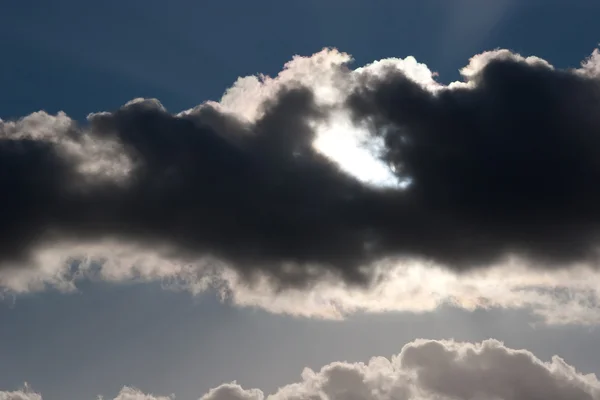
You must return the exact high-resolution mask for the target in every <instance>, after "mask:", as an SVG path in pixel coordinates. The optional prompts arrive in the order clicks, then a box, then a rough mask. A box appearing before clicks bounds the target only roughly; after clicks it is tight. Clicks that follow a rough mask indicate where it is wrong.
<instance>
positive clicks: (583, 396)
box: [0, 339, 600, 400]
mask: <svg viewBox="0 0 600 400" xmlns="http://www.w3.org/2000/svg"><path fill="white" fill-rule="evenodd" d="M301 377H302V379H301V380H300V381H299V382H296V383H292V384H289V385H285V386H283V387H280V388H279V389H278V390H277V391H276V392H275V393H273V394H270V395H265V393H264V392H263V391H262V390H260V389H244V388H243V387H241V386H240V385H238V384H237V383H236V382H231V383H226V384H223V385H220V386H218V387H216V388H214V389H211V390H210V391H209V392H207V393H206V394H204V395H202V396H201V397H200V400H479V399H481V400H488V399H494V400H533V399H544V400H573V399H577V400H597V399H600V381H598V379H597V378H596V376H595V375H594V374H588V375H585V374H583V373H581V372H579V371H577V370H576V369H575V368H574V367H573V366H571V365H569V364H568V363H566V362H565V361H564V360H563V359H561V358H560V357H558V356H554V357H552V359H551V360H550V361H547V362H546V361H542V360H540V359H539V358H537V357H536V356H535V355H534V354H532V353H531V352H529V351H527V350H515V349H511V348H508V347H506V346H505V345H504V344H503V343H501V342H499V341H497V340H493V339H490V340H486V341H483V342H481V343H468V342H455V341H451V340H449V341H436V340H416V341H414V342H411V343H408V344H407V345H405V346H404V347H403V348H402V351H401V352H400V353H399V354H397V355H394V356H392V357H390V358H386V357H373V358H371V360H369V361H368V362H366V363H362V362H357V363H349V362H333V363H331V364H328V365H326V366H324V367H323V368H321V369H320V370H319V371H314V370H312V369H310V368H306V369H305V370H304V371H303V372H302V375H301ZM2 393H3V392H0V399H11V400H13V399H19V400H40V399H41V398H40V397H39V396H38V397H2ZM4 393H8V392H4ZM14 393H21V392H14ZM9 395H10V393H9ZM169 399H171V397H156V396H152V395H146V394H144V393H143V392H141V391H139V390H137V389H132V388H128V387H125V388H123V390H122V391H121V393H119V395H118V396H117V397H115V400H169Z"/></svg>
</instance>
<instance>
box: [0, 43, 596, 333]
mask: <svg viewBox="0 0 600 400" xmlns="http://www.w3.org/2000/svg"><path fill="white" fill-rule="evenodd" d="M497 58H514V59H517V60H520V61H523V62H527V63H532V64H543V65H545V66H547V67H548V68H552V66H551V65H550V64H548V63H547V62H546V61H544V60H541V59H540V58H537V57H522V56H520V55H518V54H514V53H511V52H509V51H507V50H496V51H491V52H486V53H483V54H479V55H476V56H474V57H473V58H471V60H470V62H469V64H468V65H467V66H466V67H465V68H463V69H462V70H461V73H462V75H463V76H464V78H465V81H464V82H456V83H452V84H450V86H465V85H467V86H468V85H473V84H474V83H473V82H474V81H475V80H476V77H477V74H478V72H479V71H481V69H482V68H483V67H484V66H485V65H486V64H487V63H489V62H490V61H491V60H493V59H497ZM599 60H600V53H598V51H597V50H596V51H594V53H593V54H592V55H591V56H590V57H589V58H588V59H587V60H586V61H584V63H583V64H582V67H581V69H579V70H578V71H580V72H581V73H585V74H592V75H598V74H600V69H599V67H598V65H600V61H599ZM351 61H352V58H351V56H350V55H348V54H346V53H342V52H339V51H337V50H335V49H325V50H323V51H321V52H319V53H317V54H314V55H313V56H310V57H300V56H296V57H294V58H293V60H292V61H290V62H289V63H287V64H286V65H285V66H284V69H283V70H282V72H281V73H279V74H278V75H277V76H276V77H273V78H271V77H267V76H250V77H245V78H240V79H238V81H237V82H236V83H235V84H234V85H233V86H232V87H231V88H230V89H228V90H227V91H226V92H225V94H224V95H223V98H222V99H221V100H220V102H219V103H215V104H216V106H217V107H219V108H221V109H222V110H225V111H227V112H230V113H233V114H235V115H237V116H238V117H240V118H241V119H247V120H251V121H254V120H256V119H257V118H259V117H260V115H261V112H262V110H261V109H260V106H259V105H260V104H261V103H262V102H263V101H264V100H266V99H269V98H271V97H272V96H274V94H275V93H277V91H278V89H280V88H281V87H282V86H283V85H286V84H287V83H289V82H292V81H299V82H300V83H302V84H304V85H307V86H309V87H311V88H312V89H313V90H314V91H315V94H316V97H317V101H318V103H319V104H321V105H324V106H331V105H334V104H336V103H337V102H339V100H340V99H341V98H343V97H344V96H345V95H347V91H348V90H350V89H351V87H349V86H348V85H350V86H351V84H352V82H353V81H357V80H360V79H361V75H362V74H364V73H365V72H369V73H370V74H377V73H380V72H382V71H385V70H387V69H390V68H392V69H397V70H400V71H403V72H404V73H405V74H406V75H407V76H408V77H410V78H411V79H413V80H414V81H415V82H418V83H419V84H420V85H422V86H423V87H424V88H427V89H428V90H431V91H436V90H439V89H440V88H443V87H444V86H443V85H441V84H439V83H437V82H436V80H435V74H434V73H433V72H432V71H431V70H430V69H429V68H428V67H427V66H426V65H425V64H421V63H418V62H417V60H415V59H414V58H413V57H406V58H404V59H399V58H393V59H385V60H380V61H376V62H373V63H371V64H369V65H367V66H364V67H361V68H357V69H355V70H352V69H350V68H349V63H350V62H351ZM342 78H343V79H342ZM342 81H343V82H346V83H345V84H341V83H340V82H342ZM133 102H140V100H139V99H136V100H133ZM144 104H147V105H148V106H149V107H150V106H151V107H158V108H162V105H161V104H160V103H159V102H157V101H147V102H145V103H144ZM71 126H72V121H71V120H70V119H69V117H67V116H66V115H65V114H63V113H59V114H57V115H56V116H50V115H48V114H46V113H43V112H39V113H34V114H32V115H30V116H28V117H25V118H23V119H21V120H19V121H16V122H3V121H0V137H15V138H16V137H19V132H27V134H28V135H31V136H32V138H34V139H40V138H43V139H44V140H49V141H58V142H60V144H61V148H62V150H63V151H64V152H65V154H66V155H68V156H70V157H72V158H73V159H74V160H76V161H77V162H78V163H79V164H78V165H79V166H80V172H81V173H82V177H85V176H89V175H90V174H91V175H93V176H94V177H98V176H108V177H110V178H111V179H114V178H115V177H118V176H125V175H127V173H128V170H129V168H130V167H131V165H130V160H128V159H126V158H124V157H123V156H122V154H123V153H122V152H120V151H119V149H118V143H111V142H106V143H103V146H100V147H99V146H98V145H97V143H95V142H93V141H88V140H80V141H77V142H72V141H69V140H68V137H69V135H68V134H67V133H68V131H69V129H71ZM350 126H351V124H350V122H349V117H348V115H345V114H344V113H343V112H342V111H340V112H332V114H331V119H330V120H329V121H328V122H327V123H326V124H325V125H323V126H320V127H316V128H317V130H318V132H319V136H318V139H317V141H316V143H315V146H316V147H318V148H319V149H320V150H321V151H322V152H324V153H326V154H327V155H328V156H330V157H331V158H332V159H333V160H335V161H336V162H338V163H339V164H340V165H341V166H342V168H345V169H347V170H348V171H349V172H351V173H354V174H356V175H358V176H359V177H360V178H361V179H363V180H372V181H375V182H376V183H379V184H393V183H394V182H393V178H391V175H390V174H389V171H388V170H387V168H386V167H385V166H383V165H382V164H381V163H380V162H379V161H377V160H375V158H374V157H372V154H370V153H369V152H368V151H367V150H366V149H365V148H364V147H362V146H359V145H358V144H359V143H360V142H361V141H362V140H363V139H365V135H364V134H363V133H364V132H361V130H360V129H359V128H356V127H353V128H352V130H351V132H350V134H349V133H348V132H349V129H350V128H349V127H350ZM84 139H85V138H84ZM377 145H378V144H377V142H373V143H371V146H370V147H371V148H372V149H375V151H377ZM380 278H381V279H379V280H378V282H380V283H378V284H377V285H375V286H373V287H371V288H369V289H368V290H360V289H356V288H348V287H346V286H344V285H343V284H340V283H339V282H336V281H328V280H323V281H322V282H320V283H318V284H317V285H316V286H315V287H313V288H311V289H310V290H309V291H305V290H303V291H300V290H296V291H294V290H289V291H285V292H278V291H275V290H274V289H273V288H272V287H271V286H270V285H269V283H268V282H267V281H266V280H265V281H264V282H261V281H260V280H259V281H257V282H256V284H255V285H254V286H252V287H249V286H248V285H247V284H246V283H245V281H243V280H242V279H240V277H239V276H238V275H236V273H235V272H234V271H232V270H230V269H228V268H227V267H226V266H224V265H221V264H219V263H218V262H216V261H215V260H208V259H206V260H197V259H169V260H165V259H164V258H161V256H160V252H159V251H158V250H156V251H152V250H148V249H140V248H136V247H134V246H131V245H126V244H123V243H113V242H105V243H99V242H94V243H89V244H86V243H76V244H73V243H64V245H63V246H57V245H56V244H53V246H52V247H49V248H46V249H40V251H39V252H37V254H36V259H35V260H34V265H33V266H32V267H31V268H25V269H24V268H19V269H10V268H7V269H2V270H0V297H1V296H2V295H3V294H4V295H12V294H19V293H27V292H32V291H40V290H44V289H45V288H47V287H49V286H50V287H54V288H58V289H60V290H63V291H74V290H77V287H76V284H77V281H79V280H81V279H92V280H93V279H100V280H105V281H110V282H124V281H129V282H130V281H140V282H149V281H159V282H162V283H164V285H165V287H168V288H174V289H183V290H187V291H190V292H191V293H194V294H197V293H200V292H203V291H206V290H208V289H214V290H217V291H218V293H219V295H220V296H222V297H223V299H226V300H229V301H231V302H232V303H233V304H235V305H239V306H247V307H260V308H263V309H266V310H268V311H270V312H274V313H286V314H292V315H298V316H306V317H317V318H343V317H344V316H345V315H347V314H349V313H353V312H357V311H366V312H385V311H412V312H424V311H430V310H434V309H435V308H436V307H438V306H439V305H440V304H443V303H452V304H454V305H456V306H459V307H463V308H466V309H470V310H472V309H475V308H489V307H505V308H528V309H530V310H532V311H533V313H535V314H537V315H538V316H540V317H541V318H542V319H544V320H545V321H546V322H548V323H552V324H566V323H577V324H598V323H600V309H599V308H598V307H597V305H598V299H599V296H600V293H599V292H598V288H597V285H595V284H594V282H597V281H598V279H599V278H600V273H598V272H597V271H594V270H591V269H589V268H585V266H582V267H580V268H575V269H571V270H568V271H566V270H565V271H548V270H545V271H541V270H535V271H534V270H531V269H528V268H524V267H523V266H520V265H518V263H515V264H514V265H512V266H508V267H507V266H506V265H503V266H502V268H491V269H486V270H484V271H479V272H475V273H464V274H461V275H458V274H456V273H453V272H450V271H448V270H444V269H442V268H438V267H436V266H432V265H424V264H419V263H418V262H415V261H406V262H402V263H398V264H396V265H395V266H393V267H389V266H388V267H386V268H385V269H382V271H381V273H380Z"/></svg>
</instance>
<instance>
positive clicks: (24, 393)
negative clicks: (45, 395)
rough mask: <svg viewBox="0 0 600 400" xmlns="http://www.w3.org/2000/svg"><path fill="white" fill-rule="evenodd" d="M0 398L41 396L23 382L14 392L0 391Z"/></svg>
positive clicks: (24, 399)
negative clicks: (20, 387) (21, 386)
mask: <svg viewBox="0 0 600 400" xmlns="http://www.w3.org/2000/svg"><path fill="white" fill-rule="evenodd" d="M0 400H42V396H41V395H40V394H39V393H36V392H34V391H33V390H31V388H30V387H29V386H28V385H27V384H25V387H24V388H23V389H20V390H16V391H14V392H3V391H0Z"/></svg>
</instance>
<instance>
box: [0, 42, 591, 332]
mask: <svg viewBox="0 0 600 400" xmlns="http://www.w3.org/2000/svg"><path fill="white" fill-rule="evenodd" d="M351 61H352V60H351V57H350V56H349V55H347V54H345V53H341V52H339V51H337V50H332V49H325V50H323V51H321V52H319V53H317V54H315V55H313V56H311V57H295V58H294V59H293V60H292V61H290V62H289V63H288V64H286V65H285V67H284V69H283V71H282V72H281V73H280V74H279V75H278V76H276V77H275V78H270V77H266V76H252V77H246V78H240V79H238V81H237V82H236V83H235V84H234V86H233V87H231V88H230V89H228V90H227V91H226V92H225V94H224V96H223V98H222V99H221V101H220V102H218V103H217V102H206V103H203V104H201V105H199V106H197V107H195V108H193V109H191V110H187V111H184V112H181V113H179V114H171V113H169V112H167V110H165V108H164V107H163V106H162V105H161V104H160V102H158V101H157V100H152V99H136V100H133V101H131V102H129V103H128V104H126V105H125V106H123V107H122V108H120V109H119V110H116V111H113V112H100V113H93V114H90V115H89V116H88V118H87V121H86V123H85V124H78V123H77V122H75V121H73V120H72V119H71V118H69V117H68V116H67V115H65V114H64V113H59V114H57V115H48V114H46V113H44V112H37V113H33V114H31V115H29V116H26V117H24V118H22V119H19V120H15V121H2V122H0V171H2V172H1V173H0V187H2V188H3V196H2V197H1V198H0V219H1V220H2V221H3V229H2V231H0V287H1V288H3V289H4V291H5V293H11V292H12V293H20V292H28V291H33V290H41V289H43V288H45V287H47V286H54V287H57V288H59V289H63V290H72V289H73V288H74V284H75V282H76V281H77V280H78V279H82V278H92V279H93V278H100V279H105V280H110V281H124V280H132V279H137V280H142V281H152V280H160V281H163V282H165V283H167V284H171V285H173V286H179V287H185V288H187V289H190V290H192V291H195V292H197V291H202V290H205V289H207V288H217V289H218V290H220V291H221V293H222V294H223V295H224V296H227V297H228V298H231V299H234V302H236V303H237V304H242V305H252V306H264V307H266V308H267V309H270V310H271V311H275V312H287V313H292V314H302V315H310V316H315V315H317V316H323V317H339V316H342V315H343V314H345V313H347V312H352V311H354V310H360V309H366V310H373V311H381V310H389V309H400V310H402V309H407V308H408V309H411V310H416V311H420V310H427V309H432V308H435V307H436V306H437V305H439V304H440V302H447V301H451V302H454V303H456V304H459V305H461V306H465V307H470V308H473V307H481V306H484V307H485V306H502V307H503V306H507V307H523V306H527V307H533V308H534V310H536V312H538V313H539V314H541V315H543V316H544V317H545V318H546V319H548V320H553V319H554V320H555V321H562V320H565V319H570V320H571V322H573V321H572V320H574V319H581V320H586V321H596V320H598V316H596V314H595V311H594V308H596V307H595V302H596V298H597V293H596V292H595V289H594V288H590V287H589V284H587V286H586V282H589V278H590V276H592V277H596V275H597V272H596V269H595V267H596V266H597V258H598V247H597V243H598V234H599V233H600V206H598V204H600V202H599V201H598V200H600V191H599V190H598V186H597V184H596V182H597V180H598V178H599V177H600V167H599V164H598V162H597V160H598V159H599V157H598V156H599V155H600V154H599V153H600V147H599V144H600V143H599V142H598V141H599V139H598V138H600V136H598V132H600V117H599V115H600V113H599V112H598V111H599V110H600V74H599V68H600V67H599V65H600V54H599V52H598V51H597V50H596V51H594V53H593V54H592V55H591V56H590V57H589V58H588V59H586V60H585V61H584V62H583V63H582V65H581V67H580V68H577V69H568V70H561V69H556V68H554V67H553V66H552V65H551V64H550V63H548V62H547V61H545V60H542V59H539V58H536V57H522V56H520V55H518V54H514V53H512V52H510V51H507V50H496V51H491V52H487V53H483V54H480V55H476V56H474V57H473V58H472V59H471V60H470V63H469V65H468V66H467V67H465V68H464V69H462V70H461V73H462V75H463V77H464V81H463V82H454V83H451V84H449V85H443V84H441V83H439V82H437V81H436V77H435V74H433V73H432V72H431V70H430V69H429V68H428V67H427V66H426V65H424V64H420V63H418V62H417V61H416V60H415V59H414V58H412V57H407V58H405V59H385V60H380V61H377V62H374V63H372V64H369V65H367V66H364V67H360V68H357V69H351V68H350V62H351ZM502 269H504V272H501V271H502ZM500 274H504V275H502V276H503V280H504V281H505V282H504V283H503V284H502V285H500V287H499V288H496V289H494V291H495V292H496V293H495V294H493V295H491V294H490V293H489V290H488V289H490V288H491V287H493V286H494V284H493V283H491V282H492V280H493V279H496V278H497V277H498V276H500ZM424 277H425V278H427V281H423V278H424ZM565 278H566V279H565ZM424 282H426V283H424ZM495 283H497V282H495ZM486 291H488V292H486ZM564 292H566V293H567V295H566V296H565V295H563V294H564ZM307 293H308V296H307ZM415 296H416V297H417V298H422V299H423V301H421V302H417V303H416V304H417V305H416V306H412V308H411V306H407V305H405V304H406V303H410V302H409V301H408V300H409V299H411V300H414V298H415ZM268 298H270V299H271V301H270V300H265V299H268ZM274 298H275V299H276V300H277V301H276V302H273V301H272V300H273V299H274ZM296 298H304V299H305V300H302V301H301V303H302V302H304V303H308V304H303V305H300V306H299V305H298V302H297V300H296ZM353 299H362V302H361V301H359V300H353ZM265 304H269V305H265ZM403 304H404V305H403ZM556 304H563V305H564V304H568V305H569V307H563V309H569V310H576V311H581V312H579V313H578V312H575V313H572V312H570V313H568V315H570V317H567V316H566V315H563V316H561V315H556V313H554V314H553V315H550V314H551V311H549V310H551V309H552V308H553V306H554V305H556ZM304 305H309V306H310V307H309V308H308V311H299V310H300V309H301V308H303V306H304ZM319 310H321V311H319ZM590 311H593V312H592V313H591V314H590ZM582 313H585V314H586V315H585V316H582V315H581V314H582Z"/></svg>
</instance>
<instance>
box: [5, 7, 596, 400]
mask: <svg viewBox="0 0 600 400" xmlns="http://www.w3.org/2000/svg"><path fill="white" fill-rule="evenodd" d="M598 15H600V3H598V2H597V1H595V0H570V1H566V0H545V1H541V0H540V1H538V0H529V1H527V2H518V1H516V0H497V1H492V0H489V1H487V0H486V1H474V0H473V1H469V0H453V1H442V0H427V1H420V2H415V1H388V0H382V1H379V2H367V1H363V0H345V1H341V0H306V1H274V0H273V1H267V0H257V1H252V2H250V1H241V0H221V1H218V2H216V1H215V2H210V1H191V0H176V1H171V2H159V1H156V0H146V1H143V2H142V1H133V0H119V1H117V0H105V1H103V2H94V3H88V2H82V1H76V0H57V1H53V2H48V1H41V0H21V1H10V2H7V4H6V5H4V6H3V7H2V12H1V13H0V49H1V51H2V62H0V88H1V89H0V118H2V119H4V120H8V119H13V118H18V117H21V116H25V115H28V114H30V113H32V112H34V111H37V110H46V111H48V112H49V113H56V112H58V111H61V110H62V111H65V112H66V113H67V114H68V115H69V116H71V117H72V118H74V119H77V120H82V119H84V118H85V116H86V115H87V114H88V113H90V112H97V111H105V110H107V111H108V110H114V109H117V108H118V107H120V106H121V105H123V104H124V103H126V102H127V101H129V100H131V99H133V98H136V97H153V98H154V97H155V98H158V99H160V101H161V102H162V103H163V104H164V105H165V107H166V108H167V109H168V110H169V111H172V112H178V111H180V110H184V109H188V108H191V107H193V106H195V105H197V104H200V103H202V102H203V101H205V100H208V99H213V100H219V98H220V97H221V95H222V94H223V92H224V91H225V89H227V88H228V87H230V86H231V85H232V84H233V82H234V81H235V80H236V79H237V77H239V76H247V75H252V74H257V73H265V74H269V75H275V74H277V73H278V71H280V70H281V68H282V66H283V64H284V63H285V62H287V61H288V60H290V59H291V57H292V56H293V55H295V54H300V55H306V56H308V55H310V54H312V53H315V52H317V51H319V50H320V49H322V48H323V47H336V48H338V49H340V50H341V51H345V52H348V53H350V54H351V55H352V56H353V57H354V59H355V63H354V65H356V66H360V65H363V64H366V63H369V62H371V61H374V60H378V59H382V58H387V57H406V56H408V55H412V56H414V57H415V58H416V59H417V60H418V61H419V62H423V63H425V64H427V65H428V66H429V68H430V69H431V70H433V71H436V72H438V73H439V74H440V78H439V80H440V81H441V82H450V81H454V80H457V79H459V74H458V69H459V68H461V67H463V66H465V65H466V64H467V63H468V59H469V58H470V57H471V56H472V55H475V54H478V53H481V52H482V51H485V50H491V49H494V48H497V47H500V48H508V49H511V50H514V51H515V52H518V53H521V54H523V55H536V56H539V57H541V58H544V59H546V60H549V61H550V62H552V64H553V65H555V66H557V67H567V66H573V67H577V66H578V65H579V63H580V61H581V60H582V59H583V58H585V57H586V56H587V55H589V54H590V53H591V51H592V50H593V49H594V48H595V47H596V46H597V44H598V42H600V27H599V25H598V23H597V20H598ZM79 286H80V293H74V294H62V293H58V292H57V291H55V290H49V291H46V292H41V293H36V294H31V295H19V296H17V297H16V298H14V299H13V298H12V297H11V296H8V297H7V298H6V299H5V300H4V301H3V302H0V391H1V390H16V389H18V388H19V387H20V386H21V385H22V383H23V382H25V381H27V382H29V383H30V384H31V385H32V386H33V387H34V389H35V390H37V391H40V392H41V393H42V394H43V396H44V397H43V398H44V399H45V400H69V399H93V398H94V396H96V395H98V394H104V395H105V396H106V398H107V399H108V398H112V397H110V396H113V395H115V394H116V393H118V391H119V390H120V388H121V387H123V386H124V385H133V386H136V387H139V388H140V389H142V390H143V391H145V392H152V393H157V394H169V393H175V394H176V396H177V397H176V398H177V399H196V398H199V397H200V396H201V395H202V394H203V393H205V392H207V391H208V390H209V389H210V388H213V387H216V386H218V385H219V384H221V383H224V382H231V381H233V380H237V381H238V383H240V384H242V386H244V387H249V388H250V387H258V388H260V389H262V390H263V391H265V392H266V393H272V392H274V391H275V390H276V389H277V388H278V387H279V386H282V385H285V384H288V383H291V382H295V381H297V380H298V379H299V378H300V373H301V372H302V369H303V368H304V367H305V366H309V367H311V368H313V369H318V368H320V367H321V366H322V365H325V364H327V363H329V362H333V361H337V360H344V361H351V362H353V361H365V360H368V359H369V357H371V356H375V355H382V356H390V355H392V354H395V353H398V352H399V351H400V350H401V348H402V346H403V345H404V344H405V343H408V342H410V341H412V340H414V339H416V338H420V337H426V338H431V339H450V338H454V339H457V340H464V341H471V342H473V341H481V340H484V339H486V338H489V337H494V338H497V339H499V340H503V341H505V343H506V345H507V346H509V347H513V348H527V349H529V350H531V351H532V352H533V353H535V354H536V355H537V356H538V357H540V358H541V359H543V360H549V359H550V357H551V356H552V355H553V354H559V355H561V356H562V357H564V358H565V359H566V361H567V362H568V363H570V364H572V365H575V366H576V367H577V368H578V369H580V370H581V371H583V372H584V373H590V372H594V373H600V364H599V363H598V361H597V360H600V350H596V349H597V346H595V343H597V342H598V339H600V334H599V333H598V332H597V330H596V328H595V327H594V326H591V327H590V326H566V327H565V326H544V325H543V324H541V325H535V326H533V325H532V323H533V322H535V321H536V319H535V317H533V316H532V315H531V314H530V313H529V312H528V310H496V309H495V310H488V311H484V310H479V311H475V312H471V311H465V310H459V309H455V308H452V307H442V308H440V309H438V310H436V311H433V312H425V313H422V314H411V313H398V312H396V313H383V314H377V315H372V314H365V315H358V316H353V317H351V318H349V320H347V321H324V320H317V319H310V318H296V317H290V316H282V315H275V314H270V313H268V312H266V311H263V310H257V309H254V308H238V307H234V306H231V305H229V304H228V303H227V302H225V303H221V302H220V301H219V300H218V299H217V298H216V296H215V295H214V293H207V294H202V295H198V296H195V297H194V296H192V295H190V294H189V293H185V292H183V293H182V292H174V291H169V290H164V289H163V288H161V287H160V285H158V284H155V283H151V284H135V285H130V284H107V283H98V282H95V283H89V282H82V283H81V284H80V285H79ZM0 398H2V397H1V396H0Z"/></svg>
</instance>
